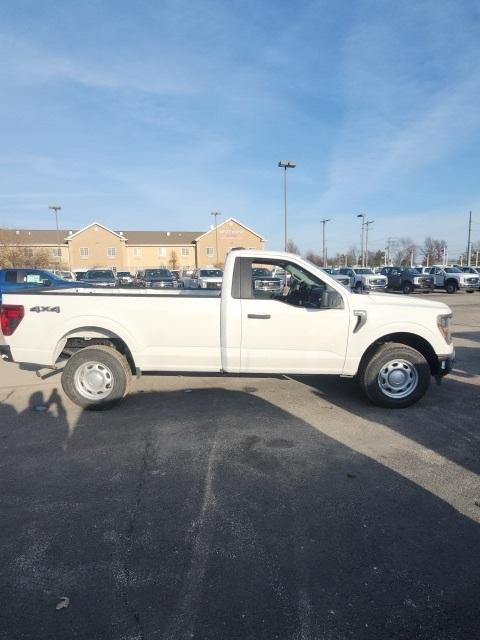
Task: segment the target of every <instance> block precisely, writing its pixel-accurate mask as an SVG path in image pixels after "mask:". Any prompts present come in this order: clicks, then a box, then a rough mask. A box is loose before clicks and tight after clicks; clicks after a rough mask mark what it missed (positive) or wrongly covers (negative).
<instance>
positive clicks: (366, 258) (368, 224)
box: [363, 220, 375, 267]
mask: <svg viewBox="0 0 480 640" xmlns="http://www.w3.org/2000/svg"><path fill="white" fill-rule="evenodd" d="M374 222H375V220H367V222H365V228H366V232H365V260H366V262H367V265H368V227H369V226H370V225H371V224H373V223H374ZM367 265H365V264H364V265H363V266H364V267H365V266H367Z"/></svg>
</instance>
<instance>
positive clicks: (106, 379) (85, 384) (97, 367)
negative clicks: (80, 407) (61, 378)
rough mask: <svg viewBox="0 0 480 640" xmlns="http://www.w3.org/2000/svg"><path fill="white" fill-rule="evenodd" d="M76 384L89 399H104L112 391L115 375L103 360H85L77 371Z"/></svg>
mask: <svg viewBox="0 0 480 640" xmlns="http://www.w3.org/2000/svg"><path fill="white" fill-rule="evenodd" d="M74 384H75V388H76V390H77V391H78V393H79V394H80V395H81V396H83V397H84V398H87V400H104V399H105V398H108V396H109V395H110V394H111V393H112V389H113V384H114V377H113V373H112V371H111V369H109V368H108V367H107V366H106V365H104V364H103V363H102V362H94V361H92V362H85V363H84V364H82V365H81V366H80V367H78V369H77V370H76V371H75V376H74Z"/></svg>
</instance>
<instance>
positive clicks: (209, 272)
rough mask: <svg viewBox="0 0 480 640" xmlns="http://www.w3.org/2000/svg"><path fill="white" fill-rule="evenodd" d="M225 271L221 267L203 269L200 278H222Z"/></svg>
mask: <svg viewBox="0 0 480 640" xmlns="http://www.w3.org/2000/svg"><path fill="white" fill-rule="evenodd" d="M222 276H223V271H222V270H221V269H201V271H200V278H221V277H222Z"/></svg>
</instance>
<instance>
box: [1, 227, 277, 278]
mask: <svg viewBox="0 0 480 640" xmlns="http://www.w3.org/2000/svg"><path fill="white" fill-rule="evenodd" d="M2 245H3V247H7V246H8V247H18V248H21V249H22V250H23V251H24V252H26V255H29V256H34V255H35V253H36V252H42V253H43V254H45V252H48V254H49V255H50V256H51V264H52V265H55V264H58V265H59V266H60V265H61V266H62V268H65V269H69V270H72V271H81V270H86V269H93V268H96V267H104V268H115V269H116V270H117V271H130V272H131V273H135V272H137V271H139V270H141V269H147V268H155V267H160V266H166V267H169V268H171V269H181V268H188V267H190V268H193V267H207V266H215V265H223V263H224V262H225V257H226V255H227V253H228V252H229V251H230V250H231V249H232V248H235V247H237V248H238V247H243V248H245V249H264V248H265V239H264V238H263V237H262V236H261V235H259V234H258V233H256V232H255V231H252V230H251V229H249V228H248V227H246V226H245V225H243V224H242V223H241V222H239V221H238V220H235V219H234V218H229V219H228V220H225V221H224V222H222V223H221V224H219V225H218V226H217V227H216V228H215V227H213V228H211V229H209V230H208V231H205V232H203V231H114V230H112V229H109V228H108V227H106V226H105V225H103V224H101V223H99V222H92V223H91V224H89V225H87V226H86V227H83V228H82V229H79V230H78V231H65V230H60V231H59V232H57V230H33V229H30V230H29V229H17V230H13V229H10V230H8V232H3V235H2V236H0V247H1V246H2Z"/></svg>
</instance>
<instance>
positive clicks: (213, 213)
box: [210, 211, 222, 266]
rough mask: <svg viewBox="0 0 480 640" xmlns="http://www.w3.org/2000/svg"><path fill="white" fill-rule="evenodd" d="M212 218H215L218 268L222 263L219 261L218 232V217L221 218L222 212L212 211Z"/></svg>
mask: <svg viewBox="0 0 480 640" xmlns="http://www.w3.org/2000/svg"><path fill="white" fill-rule="evenodd" d="M210 215H212V216H214V218H215V257H216V259H217V264H216V266H218V265H219V264H220V261H219V259H218V231H217V216H221V215H222V214H221V213H220V211H212V213H211V214H210Z"/></svg>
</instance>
